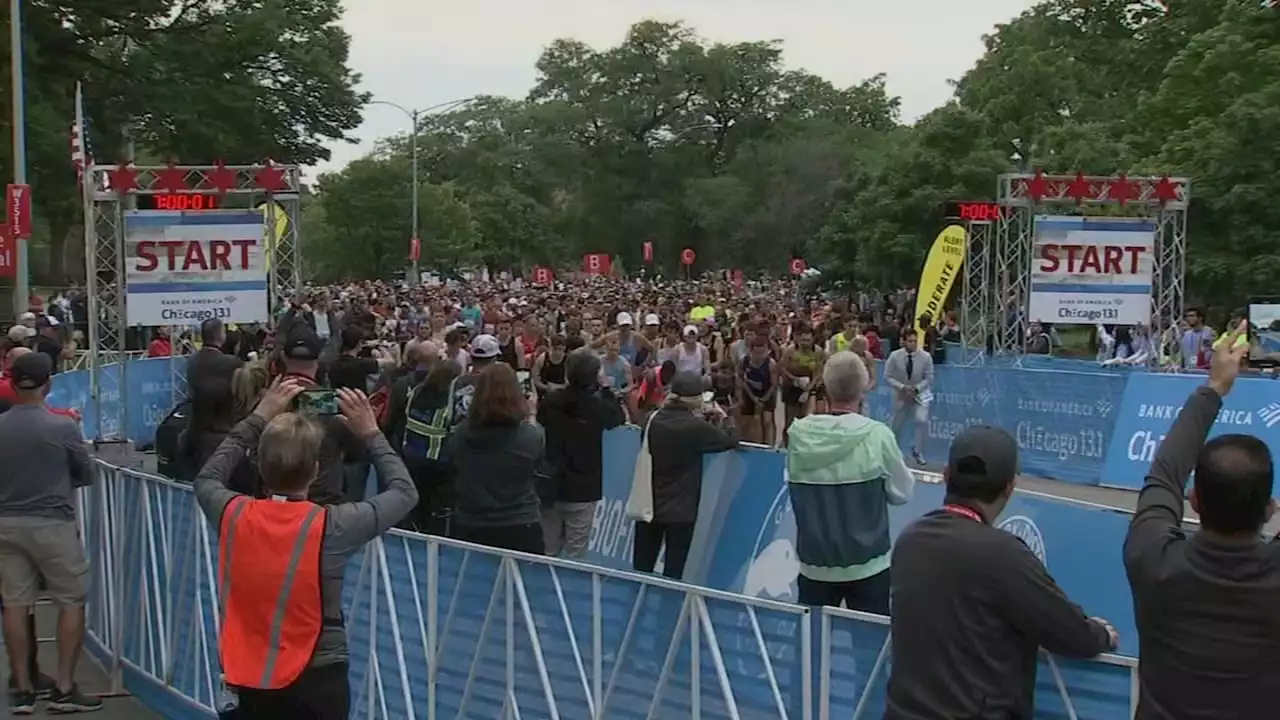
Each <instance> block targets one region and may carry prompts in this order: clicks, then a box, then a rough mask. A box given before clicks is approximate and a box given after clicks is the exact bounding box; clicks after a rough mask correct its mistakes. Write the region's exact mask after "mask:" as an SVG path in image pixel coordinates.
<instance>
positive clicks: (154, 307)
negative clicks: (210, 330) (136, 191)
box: [124, 210, 268, 326]
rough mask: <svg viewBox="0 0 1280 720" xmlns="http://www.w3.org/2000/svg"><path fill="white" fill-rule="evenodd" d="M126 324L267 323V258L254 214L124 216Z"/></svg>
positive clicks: (213, 212)
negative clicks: (215, 319) (208, 321)
mask: <svg viewBox="0 0 1280 720" xmlns="http://www.w3.org/2000/svg"><path fill="white" fill-rule="evenodd" d="M124 224H125V241H124V244H125V247H124V250H125V293H126V295H125V297H126V305H125V311H126V316H127V322H128V324H129V325H148V326H154V325H197V324H199V323H201V322H203V321H205V320H207V319H209V318H217V319H219V320H223V321H226V322H232V323H255V322H266V321H267V268H268V262H267V253H266V252H264V250H263V230H264V229H263V219H262V214H261V213H259V212H256V211H245V210H225V211H224V210H206V211H201V212H172V211H157V210H137V211H132V212H127V213H125V218H124Z"/></svg>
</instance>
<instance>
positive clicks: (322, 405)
mask: <svg viewBox="0 0 1280 720" xmlns="http://www.w3.org/2000/svg"><path fill="white" fill-rule="evenodd" d="M294 403H295V406H296V409H297V412H298V413H300V414H302V415H307V416H310V417H319V416H324V415H337V414H338V413H339V412H340V410H339V409H338V394H337V393H335V392H334V391H333V390H330V389H328V388H317V389H315V390H304V391H302V392H301V393H299V394H298V397H297V398H296V399H295V400H294Z"/></svg>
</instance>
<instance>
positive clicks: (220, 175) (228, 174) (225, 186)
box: [204, 160, 237, 195]
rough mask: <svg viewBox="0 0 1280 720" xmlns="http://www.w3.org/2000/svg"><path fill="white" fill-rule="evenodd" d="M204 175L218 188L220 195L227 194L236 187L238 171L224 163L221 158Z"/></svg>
mask: <svg viewBox="0 0 1280 720" xmlns="http://www.w3.org/2000/svg"><path fill="white" fill-rule="evenodd" d="M204 177H205V180H207V181H208V183H209V185H210V186H211V187H212V188H213V189H214V190H217V191H218V194H220V195H225V194H226V193H227V192H228V191H231V190H235V189H236V185H237V179H236V171H235V170H232V169H231V168H229V167H227V166H226V165H224V164H223V162H222V161H221V160H219V161H218V162H217V163H216V164H215V165H214V166H213V169H212V170H210V171H209V172H207V173H205V174H204Z"/></svg>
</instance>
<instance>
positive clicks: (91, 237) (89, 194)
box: [75, 80, 123, 437]
mask: <svg viewBox="0 0 1280 720" xmlns="http://www.w3.org/2000/svg"><path fill="white" fill-rule="evenodd" d="M75 124H76V136H77V137H78V138H79V143H80V156H81V158H83V160H82V161H81V163H80V165H81V170H80V183H79V184H80V202H81V207H82V208H83V212H84V215H83V216H82V217H83V218H84V219H83V221H82V222H81V223H80V224H81V225H83V226H84V277H85V294H86V295H87V296H88V303H87V305H86V308H85V311H86V312H87V313H88V315H89V317H88V320H89V337H88V338H86V339H87V340H88V343H89V397H90V399H91V400H92V408H93V410H92V411H93V412H94V413H95V416H94V423H95V425H94V426H95V427H97V428H99V430H98V431H97V432H98V436H99V437H100V436H101V434H102V431H101V429H100V428H101V427H102V412H101V408H102V404H101V403H99V402H98V394H99V387H98V383H99V381H98V372H99V369H98V359H99V358H100V357H101V353H100V352H99V350H100V343H101V338H99V337H98V325H99V323H98V317H99V316H98V312H99V308H98V273H97V272H96V269H97V268H96V267H95V266H96V264H97V263H96V253H97V252H98V244H97V243H98V238H97V228H96V222H95V218H94V212H93V211H94V208H93V194H94V192H95V191H96V187H95V185H94V179H93V158H92V157H91V156H90V155H89V135H88V131H87V130H85V127H84V88H83V86H82V85H81V84H80V81H78V80H77V81H76V109H75ZM121 339H123V338H121ZM122 357H123V354H122Z"/></svg>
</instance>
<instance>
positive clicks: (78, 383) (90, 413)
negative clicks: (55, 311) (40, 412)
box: [48, 358, 186, 446]
mask: <svg viewBox="0 0 1280 720" xmlns="http://www.w3.org/2000/svg"><path fill="white" fill-rule="evenodd" d="M175 363H177V364H176V365H175ZM185 363H186V358H175V359H170V358H152V359H149V360H132V361H130V362H128V363H126V364H125V365H123V366H121V365H119V364H116V363H112V364H110V365H104V366H103V367H102V368H101V369H100V372H101V378H100V382H99V395H100V397H99V400H98V402H99V403H101V409H102V412H101V413H98V412H97V411H96V410H97V406H95V405H94V404H93V400H92V397H91V388H90V387H89V373H88V371H85V370H76V371H72V372H64V373H59V374H57V375H55V376H54V377H53V389H52V390H51V391H50V393H49V398H48V403H49V405H50V406H51V407H56V408H74V409H76V410H78V411H80V414H81V415H82V416H83V417H84V436H85V437H86V438H89V439H94V438H102V437H112V436H117V435H119V434H121V433H120V431H121V428H120V424H121V423H122V422H123V423H125V425H126V428H125V432H124V435H125V436H127V437H128V438H129V439H130V440H133V441H134V442H135V443H137V444H138V445H139V446H141V445H147V444H149V443H151V442H153V441H154V440H155V436H156V427H157V426H159V425H160V422H161V421H163V420H164V418H165V416H167V415H168V414H169V411H170V410H172V409H173V407H174V405H175V402H174V394H173V377H174V374H175V371H176V372H180V373H185V372H186V370H185V368H186V364H185ZM121 372H123V373H124V375H125V383H124V385H125V386H127V387H128V388H129V391H128V392H126V393H125V397H126V399H127V402H128V406H127V407H126V408H124V410H125V412H124V413H121V412H120V410H121V408H120V388H121V387H122V384H121V382H120V374H121ZM99 415H101V418H102V423H101V424H102V427H99V422H98V418H99Z"/></svg>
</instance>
